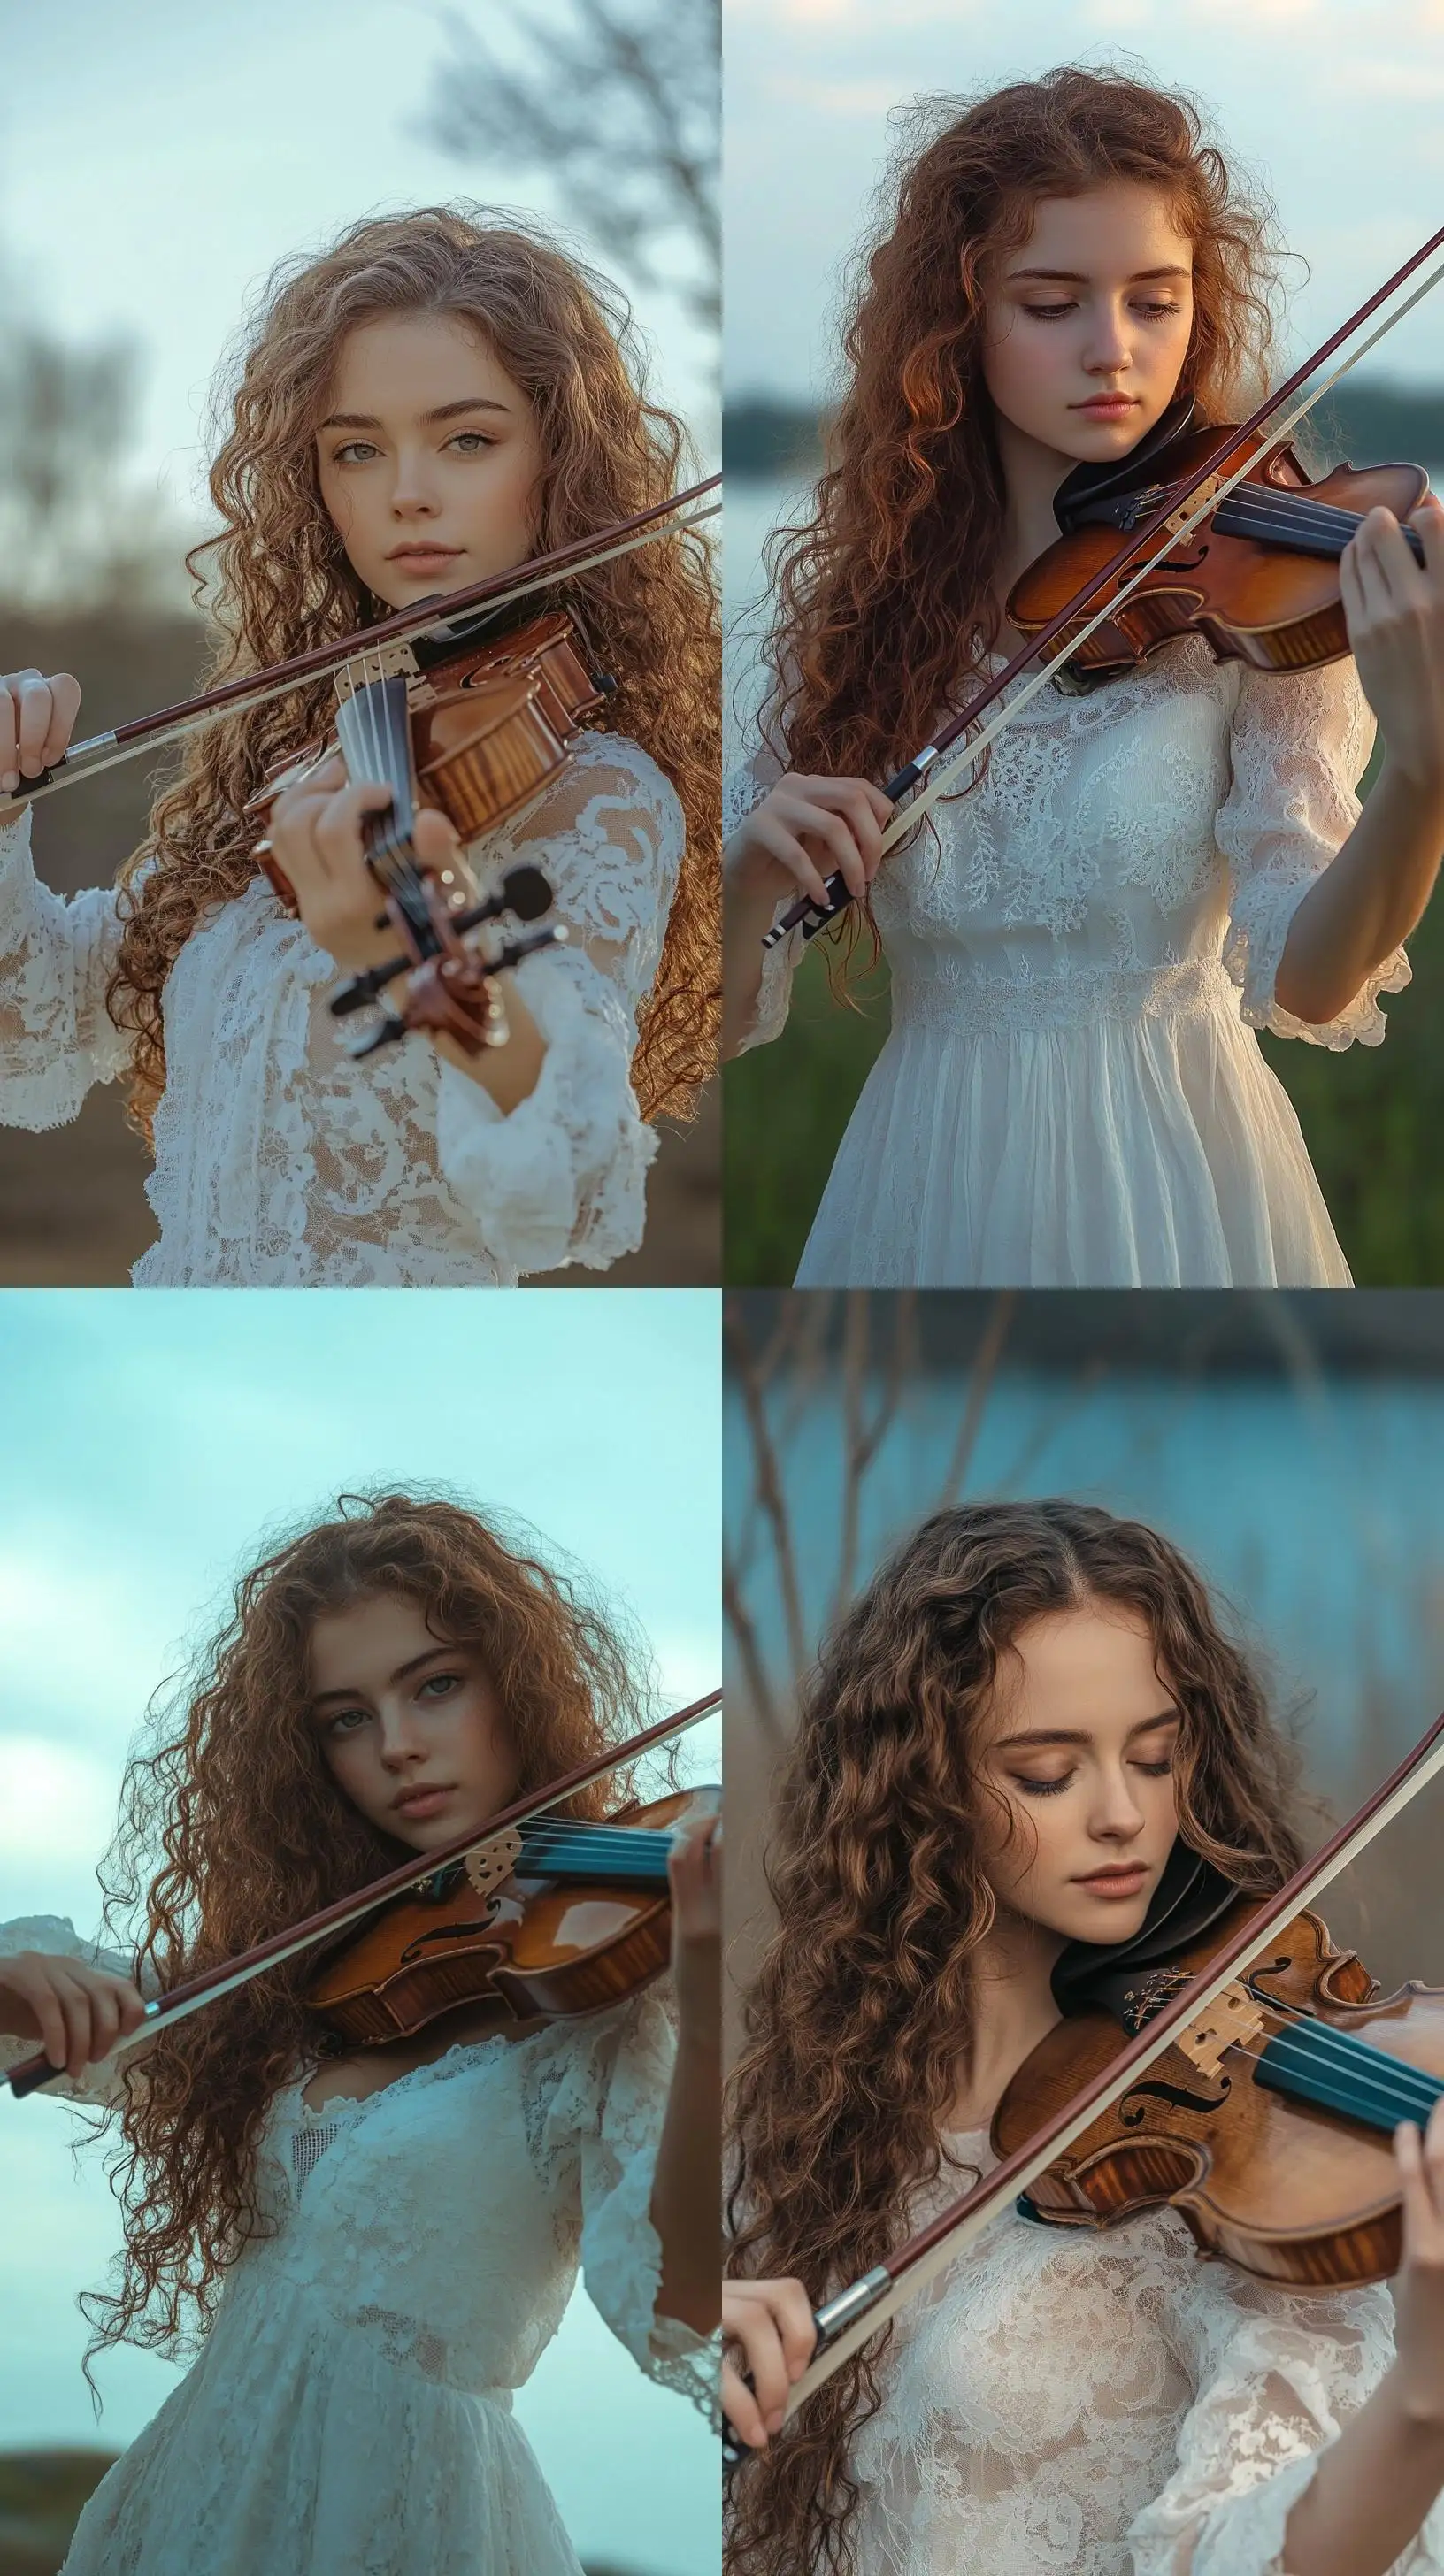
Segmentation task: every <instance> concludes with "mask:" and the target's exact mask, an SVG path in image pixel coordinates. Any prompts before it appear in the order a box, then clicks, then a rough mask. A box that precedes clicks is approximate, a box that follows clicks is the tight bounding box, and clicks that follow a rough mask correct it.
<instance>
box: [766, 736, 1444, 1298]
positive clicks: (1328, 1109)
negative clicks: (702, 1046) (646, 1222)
mask: <svg viewBox="0 0 1444 2576" xmlns="http://www.w3.org/2000/svg"><path fill="white" fill-rule="evenodd" d="M1372 774H1373V764H1371V768H1370V772H1369V773H1368V775H1367V776H1366V779H1365V781H1364V785H1363V787H1362V789H1361V793H1367V788H1368V784H1369V783H1370V780H1371V778H1372ZM819 947H820V943H818V945H817V946H814V948H813V949H812V950H811V951H810V952H809V954H808V956H807V958H806V960H805V962H804V964H803V966H802V968H801V970H800V972H799V974H798V978H797V984H796V988H795V993H794V998H793V1006H792V1013H791V1016H790V1018H789V1020H788V1024H787V1027H786V1030H785V1031H784V1033H783V1035H782V1037H781V1038H779V1039H778V1041H777V1043H776V1044H775V1045H774V1046H768V1047H759V1048H758V1049H757V1051H756V1052H755V1053H754V1054H751V1055H746V1056H743V1057H741V1058H740V1059H739V1060H738V1062H737V1063H735V1064H733V1065H730V1066H729V1067H728V1071H727V1077H726V1088H725V1094H724V1122H723V1123H724V1134H725V1183H724V1188H725V1201H724V1205H725V1238H724V1239H725V1242H726V1266H725V1276H726V1279H727V1281H728V1283H729V1285H731V1286H733V1287H739V1288H744V1287H756V1288H772V1287H786V1286H788V1285H790V1283H791V1280H792V1277H793V1274H794V1272H795V1270H796V1268H797V1263H798V1259H799V1257H800V1255H801V1252H802V1247H803V1244H804V1242H805V1241H806V1239H807V1230H808V1227H809V1226H810V1224H811V1222H812V1217H813V1212H814V1210H815V1208H816V1206H817V1202H818V1200H819V1198H820V1197H821V1195H822V1189H823V1184H824V1183H825V1181H826V1179H827V1175H828V1172H829V1171H830V1169H831V1167H832V1161H833V1157H834V1155H835V1154H836V1152H837V1148H838V1145H839V1144H840V1142H841V1140H842V1133H843V1129H844V1128H845V1127H846V1125H847V1121H848V1118H849V1116H850V1114H851V1111H852V1105H853V1102H854V1101H855V1100H856V1098H857V1095H858V1092H859V1091H860V1090H861V1088H862V1085H863V1082H864V1080H865V1078H866V1075H867V1072H868V1068H869V1066H870V1065H871V1064H872V1061H873V1059H874V1057H875V1056H876V1054H877V1052H878V1050H879V1048H880V1047H881V1046H882V1043H883V1040H884V1039H885V1038H886V1036H887V1030H888V994H887V973H886V969H885V967H884V968H880V969H879V970H878V971H877V972H876V973H875V974H873V975H872V976H870V977H869V978H868V979H867V981H866V982H865V983H864V984H863V985H861V986H860V987H858V988H857V993H856V998H857V1000H858V1002H859V1003H860V1005H861V1007H860V1009H858V1010H851V1009H848V1008H846V1007H843V1006H840V1005H839V1004H838V1003H837V1002H836V1001H834V1000H833V998H832V996H831V994H830V992H829V990H828V980H827V961H826V959H825V958H824V957H823V956H822V955H820V954H819ZM1409 956H1410V961H1411V963H1412V965H1413V969H1414V981H1413V983H1412V984H1411V985H1410V986H1409V988H1408V990H1407V991H1406V992H1403V993H1396V994H1394V995H1392V996H1391V997H1387V996H1386V998H1385V1002H1384V1010H1385V1012H1386V1014H1387V1017H1388V1021H1389V1035H1388V1037H1387V1039H1386V1040H1385V1043H1384V1044H1383V1046H1381V1047H1360V1046H1355V1047H1350V1048H1349V1050H1348V1051H1347V1053H1346V1054H1344V1055H1330V1054H1329V1053H1328V1052H1327V1051H1326V1049H1324V1048H1323V1047H1311V1046H1304V1045H1301V1044H1299V1043H1298V1042H1297V1041H1296V1040H1292V1039H1278V1038H1269V1037H1266V1038H1264V1039H1263V1040H1262V1042H1261V1043H1262V1045H1263V1049H1264V1053H1265V1055H1266V1056H1267V1058H1268V1060H1269V1063H1270V1064H1271V1066H1272V1067H1273V1069H1274V1071H1275V1072H1276V1073H1277V1075H1278V1077H1279V1080H1280V1082H1282V1084H1283V1086H1284V1088H1285V1090H1286V1091H1287V1092H1288V1094H1289V1097H1290V1099H1291V1100H1292V1102H1293V1104H1294V1107H1295V1109H1296V1110H1297V1112H1298V1116H1299V1123H1300V1125H1301V1126H1302V1128H1303V1131H1304V1135H1305V1138H1306V1139H1307V1142H1308V1148H1309V1152H1310V1154H1311V1156H1312V1157H1313V1163H1314V1169H1315V1171H1316V1172H1317V1173H1318V1176H1319V1181H1320V1184H1321V1186H1322V1189H1323V1193H1324V1196H1325V1198H1326V1199H1327V1201H1328V1205H1329V1211H1330V1214H1331V1215H1332V1217H1333V1220H1334V1226H1335V1230H1336V1232H1337V1234H1338V1237H1339V1240H1340V1242H1341V1243H1342V1245H1343V1247H1344V1253H1345V1256H1346V1258H1347V1260H1348V1263H1349V1267H1350V1268H1351V1270H1352V1271H1353V1274H1354V1278H1355V1281H1356V1283H1357V1284H1358V1285H1359V1286H1360V1287H1361V1288H1364V1287H1367V1288H1422V1287H1437V1286H1439V1285H1441V1284H1444V1170H1441V1152H1444V1010H1441V1001H1444V894H1440V895H1436V897H1435V900H1434V903H1433V906H1432V908H1431V910H1430V911H1429V912H1428V913H1426V914H1425V917H1424V919H1423V921H1422V922H1421V923H1420V925H1419V928H1418V929H1417V930H1416V931H1415V933H1414V936H1413V938H1412V939H1411V940H1410V941H1409Z"/></svg>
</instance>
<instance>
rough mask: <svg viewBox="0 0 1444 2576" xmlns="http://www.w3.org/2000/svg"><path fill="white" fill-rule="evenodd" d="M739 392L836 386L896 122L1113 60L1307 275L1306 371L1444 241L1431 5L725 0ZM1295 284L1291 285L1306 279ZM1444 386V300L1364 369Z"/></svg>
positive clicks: (1442, 80)
mask: <svg viewBox="0 0 1444 2576" xmlns="http://www.w3.org/2000/svg"><path fill="white" fill-rule="evenodd" d="M726 10H727V16H726V46H725V90H724V106H723V130H724V135H725V144H726V151H725V168H726V198H725V218H724V220H725V232H726V243H727V264H726V288H725V292H726V319H725V324H724V350H725V380H726V385H727V389H728V391H729V392H731V393H736V392H742V391H746V390H752V389H756V388H768V389H772V390H777V391H781V392H786V393H791V394H805V393H807V392H808V391H809V390H818V389H821V388H822V387H824V386H825V385H826V384H827V383H828V381H829V379H830V375H831V370H832V363H833V351H834V345H835V333H834V332H833V330H832V328H831V327H830V319H829V317H830V315H831V312H832V309H833V305H834V301H835V295H836V283H837V272H838V269H839V266H840V263H841V261H842V259H843V257H844V255H845V253H846V252H847V250H848V249H849V247H850V245H851V243H852V241H853V239H854V237H855V235H856V234H857V233H858V231H859V230H860V229H861V227H862V224H863V221H864V217H865V213H866V210H867V206H868V203H869V200H870V198H871V195H872V192H873V189H874V188H875V186H876V184H877V180H878V177H879V174H880V171H881V168H882V164H883V161H884V159H885V157H886V152H887V148H888V123H887V120H888V113H889V111H890V109H892V108H894V107H896V106H897V105H898V104H899V103H900V102H902V101H904V100H907V99H909V98H912V97H916V96H917V95H919V94H920V93H923V92H937V91H949V92H959V91H962V92H970V91H972V90H974V89H978V88H983V87H992V86H1001V85H1002V83H1004V82H1005V81H1009V80H1015V79H1019V78H1030V77H1034V76H1036V75H1037V74H1038V73H1040V72H1042V71H1045V70H1048V69H1050V68H1051V67H1052V66H1054V65H1055V64H1058V63H1062V62H1068V61H1075V62H1076V61H1084V62H1089V63H1100V62H1102V61H1104V60H1107V59H1109V58H1110V57H1116V56H1118V55H1120V54H1123V55H1127V56H1130V57H1131V58H1132V59H1133V61H1134V63H1135V64H1141V65H1142V66H1143V67H1144V70H1145V74H1146V76H1148V77H1151V78H1153V79H1155V80H1157V81H1159V82H1161V83H1164V84H1166V85H1168V86H1170V87H1181V88H1184V89H1188V90H1190V91H1192V92H1193V93H1194V94H1195V96H1196V97H1197V98H1198V99H1199V101H1200V103H1201V104H1202V105H1204V106H1205V108H1206V109H1207V110H1208V111H1209V121H1210V123H1211V124H1212V125H1213V127H1214V128H1215V130H1216V132H1217V133H1218V135H1219V137H1220V139H1221V140H1222V142H1223V144H1224V146H1225V149H1226V151H1227V153H1228V155H1229V157H1230V159H1235V158H1236V159H1237V160H1238V161H1239V162H1241V163H1242V164H1244V165H1247V166H1248V167H1251V168H1252V169H1253V170H1255V171H1256V172H1257V173H1258V174H1259V175H1260V176H1261V177H1262V178H1263V180H1264V181H1265V183H1266V184H1267V185H1268V187H1269V189H1270V190H1271V193H1272V194H1273V196H1274V199H1275V201H1276V203H1277V205H1278V208H1279V212H1280V215H1281V218H1282V222H1283V230H1284V234H1285V238H1286V239H1287V241H1288V242H1289V244H1290V245H1291V247H1292V248H1293V249H1294V250H1295V251H1297V252H1299V253H1301V254H1302V255H1303V256H1304V258H1305V259H1306V260H1307V262H1308V264H1309V268H1310V270H1311V271H1312V276H1311V278H1310V279H1309V280H1308V281H1306V282H1302V283H1300V284H1299V287H1298V292H1297V299H1296V303H1295V307H1294V320H1295V325H1296V330H1295V335H1294V337H1295V345H1296V351H1297V354H1302V353H1303V352H1304V351H1305V350H1307V348H1309V347H1310V346H1312V345H1314V344H1316V343H1317V342H1318V341H1320V340H1322V339H1323V337H1324V336H1325V333H1326V332H1327V331H1328V330H1329V329H1330V327H1331V326H1332V325H1333V324H1334V323H1335V322H1338V321H1341V320H1342V319H1343V317H1344V315H1345V314H1346V313H1348V312H1350V311H1352V309H1353V307H1354V306H1355V305H1357V304H1359V303H1361V302H1362V301H1363V299H1364V297H1365V295H1367V294H1368V293H1369V292H1370V290H1371V288H1372V287H1373V286H1375V285H1377V284H1378V283H1379V282H1380V281H1381V280H1382V279H1383V278H1384V277H1385V276H1387V275H1388V274H1389V273H1390V272H1391V271H1392V270H1393V269H1394V268H1396V267H1398V266H1399V265H1400V263H1401V262H1402V261H1403V260H1404V259H1405V258H1406V257H1407V256H1408V254H1409V252H1410V251H1412V250H1414V249H1416V248H1417V247H1418V246H1419V244H1420V243H1421V242H1423V241H1425V240H1426V239H1427V238H1428V236H1429V235H1430V234H1431V233H1432V232H1434V231H1435V230H1437V228H1438V227H1439V225H1440V224H1441V223H1444V153H1441V149H1440V141H1439V126H1440V107H1441V101H1444V14H1441V11H1440V8H1439V6H1438V0H1390V5H1389V6H1388V7H1381V6H1363V5H1361V0H1188V5H1187V6H1185V7H1180V6H1179V5H1178V0H1009V6H1008V7H1007V8H1003V9H1000V8H999V7H997V6H996V0H891V5H889V6H888V7H887V8H879V7H878V6H877V5H876V0H726ZM1293 274H1294V276H1295V278H1297V276H1298V272H1297V271H1295V272H1293ZM1365 363H1366V364H1367V365H1368V367H1369V368H1370V370H1371V371H1372V372H1374V373H1375V374H1384V375H1395V376H1398V377H1401V378H1414V379H1418V380H1423V381H1426V382H1435V383H1437V382H1440V381H1444V287H1441V288H1440V289H1438V290H1436V292H1435V295H1434V297H1433V299H1432V300H1431V301H1430V302H1429V303H1427V304H1426V305H1425V306H1423V307H1422V308H1421V310H1420V311H1419V312H1418V313H1417V314H1415V315H1412V316H1411V317H1410V319H1409V320H1408V321H1407V322H1405V323H1403V324H1401V325H1400V327H1399V329H1398V330H1397V331H1396V332H1395V333H1394V335H1393V336H1392V338H1391V339H1390V340H1389V341H1388V342H1387V344H1386V345H1385V347H1384V348H1383V349H1381V350H1380V351H1379V352H1378V353H1377V355H1375V356H1372V357H1371V358H1369V359H1368V360H1367V361H1366V362H1365Z"/></svg>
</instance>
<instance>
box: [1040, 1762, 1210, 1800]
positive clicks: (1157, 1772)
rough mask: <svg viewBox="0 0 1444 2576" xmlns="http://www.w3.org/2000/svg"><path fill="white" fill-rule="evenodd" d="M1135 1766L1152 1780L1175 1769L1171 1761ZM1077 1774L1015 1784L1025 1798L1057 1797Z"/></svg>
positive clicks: (1165, 1777) (1070, 1784) (1160, 1777)
mask: <svg viewBox="0 0 1444 2576" xmlns="http://www.w3.org/2000/svg"><path fill="white" fill-rule="evenodd" d="M1133 1768H1134V1770H1135V1771H1141V1772H1143V1773H1144V1775H1145V1777H1146V1778H1148V1779H1150V1780H1166V1779H1167V1777H1168V1775H1169V1773H1170V1771H1171V1770H1172V1769H1173V1764H1172V1762H1171V1761H1168V1762H1135V1763H1134V1765H1133ZM1077 1776H1078V1774H1077V1772H1076V1771H1065V1772H1064V1773H1063V1775H1062V1778H1061V1779H1058V1780H1019V1779H1015V1780H1014V1782H1013V1786H1014V1788H1015V1789H1021V1790H1022V1792H1023V1795H1024V1797H1025V1798H1057V1797H1059V1796H1061V1794H1062V1792H1063V1791H1064V1790H1065V1789H1068V1788H1071V1787H1072V1785H1073V1782H1074V1781H1075V1780H1076V1778H1077Z"/></svg>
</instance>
